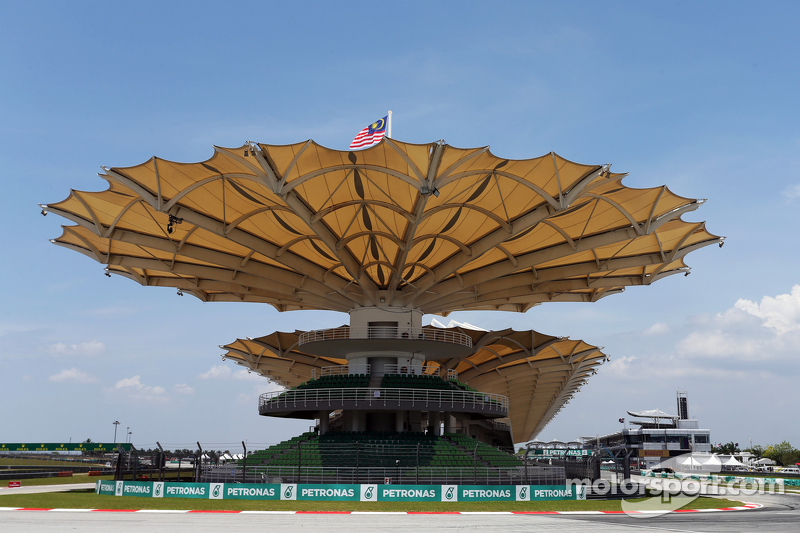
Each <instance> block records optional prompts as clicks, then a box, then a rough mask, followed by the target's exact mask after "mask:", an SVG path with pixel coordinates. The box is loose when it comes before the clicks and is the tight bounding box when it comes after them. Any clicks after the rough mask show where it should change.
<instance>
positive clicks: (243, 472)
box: [242, 441, 300, 483]
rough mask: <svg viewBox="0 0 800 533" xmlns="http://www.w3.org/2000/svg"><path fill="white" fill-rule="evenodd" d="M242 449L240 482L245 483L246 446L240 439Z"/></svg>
mask: <svg viewBox="0 0 800 533" xmlns="http://www.w3.org/2000/svg"><path fill="white" fill-rule="evenodd" d="M242 449H243V450H244V453H243V454H242V461H244V462H243V463H242V483H246V482H247V446H246V445H245V443H244V441H242ZM297 474H298V476H299V475H300V472H298V473H297Z"/></svg>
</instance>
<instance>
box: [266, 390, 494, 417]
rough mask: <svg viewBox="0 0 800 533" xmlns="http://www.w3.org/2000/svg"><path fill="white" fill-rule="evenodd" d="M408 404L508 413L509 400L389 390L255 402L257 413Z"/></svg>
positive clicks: (278, 395)
mask: <svg viewBox="0 0 800 533" xmlns="http://www.w3.org/2000/svg"><path fill="white" fill-rule="evenodd" d="M390 401H392V402H396V401H401V402H410V403H411V404H412V405H416V404H418V403H419V404H421V405H423V406H427V405H430V404H441V403H460V404H462V406H463V407H467V406H470V407H472V408H481V409H489V410H492V411H497V410H498V409H502V410H504V411H506V412H507V411H508V397H507V396H501V395H500V394H490V393H485V392H471V391H450V390H430V389H406V388H402V389H388V388H372V387H360V388H343V389H333V388H325V389H295V390H289V391H284V392H280V391H278V392H265V393H264V394H262V395H261V396H259V398H258V409H259V412H260V411H262V410H269V409H275V408H281V407H287V408H296V407H315V406H317V405H319V404H323V403H328V404H329V403H341V402H354V403H355V404H356V405H357V406H359V407H360V406H361V405H363V406H364V407H365V408H368V407H370V406H373V405H380V404H384V405H386V403H387V402H390Z"/></svg>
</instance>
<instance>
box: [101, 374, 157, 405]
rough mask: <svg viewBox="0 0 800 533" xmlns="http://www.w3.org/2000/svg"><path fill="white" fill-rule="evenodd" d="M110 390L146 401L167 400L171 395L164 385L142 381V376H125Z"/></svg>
mask: <svg viewBox="0 0 800 533" xmlns="http://www.w3.org/2000/svg"><path fill="white" fill-rule="evenodd" d="M108 390H109V392H119V393H122V394H125V395H127V396H128V397H129V398H130V399H132V400H138V401H144V402H165V401H167V400H169V395H168V394H167V391H166V389H165V388H164V387H160V386H158V385H155V386H151V385H145V384H144V383H142V379H141V376H138V375H136V376H133V377H130V378H124V379H121V380H119V381H117V383H116V384H115V385H114V387H113V388H112V389H108Z"/></svg>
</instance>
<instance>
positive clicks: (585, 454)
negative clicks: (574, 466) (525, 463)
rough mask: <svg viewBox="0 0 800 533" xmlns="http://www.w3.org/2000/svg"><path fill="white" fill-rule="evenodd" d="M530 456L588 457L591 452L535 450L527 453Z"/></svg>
mask: <svg viewBox="0 0 800 533" xmlns="http://www.w3.org/2000/svg"><path fill="white" fill-rule="evenodd" d="M528 453H529V454H530V455H544V456H545V457H588V456H590V455H592V451H591V450H562V449H552V448H551V449H535V450H530V452H528Z"/></svg>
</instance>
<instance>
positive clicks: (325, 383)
mask: <svg viewBox="0 0 800 533" xmlns="http://www.w3.org/2000/svg"><path fill="white" fill-rule="evenodd" d="M368 386H369V375H368V374H343V375H340V376H322V377H320V378H317V379H312V380H309V381H306V382H305V383H303V384H302V385H298V386H297V387H296V388H297V389H330V388H333V389H347V388H352V387H368Z"/></svg>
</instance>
